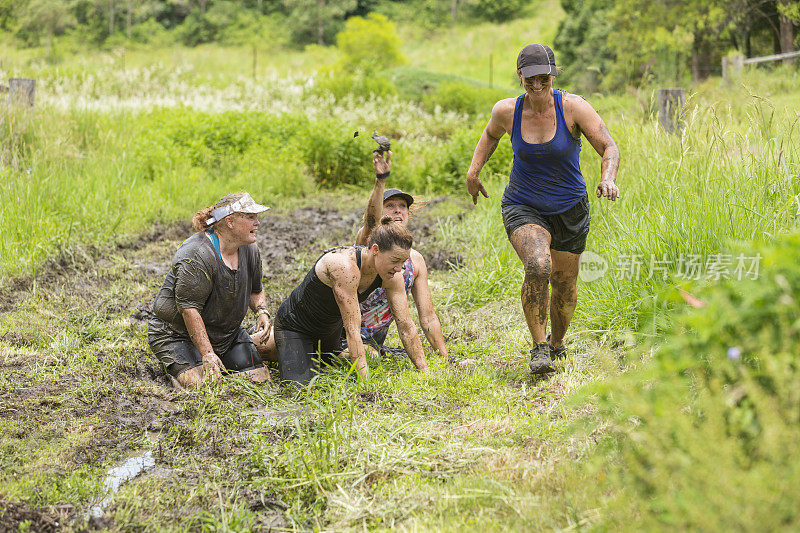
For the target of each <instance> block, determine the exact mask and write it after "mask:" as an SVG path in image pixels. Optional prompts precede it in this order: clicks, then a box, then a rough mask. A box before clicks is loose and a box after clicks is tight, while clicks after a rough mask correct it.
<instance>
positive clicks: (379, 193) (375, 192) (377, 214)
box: [356, 150, 474, 366]
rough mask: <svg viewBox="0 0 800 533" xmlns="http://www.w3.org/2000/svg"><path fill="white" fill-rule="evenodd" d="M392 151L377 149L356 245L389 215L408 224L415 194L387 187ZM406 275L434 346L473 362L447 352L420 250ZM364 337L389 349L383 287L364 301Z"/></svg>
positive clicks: (376, 346)
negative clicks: (385, 345) (373, 171)
mask: <svg viewBox="0 0 800 533" xmlns="http://www.w3.org/2000/svg"><path fill="white" fill-rule="evenodd" d="M391 156H392V152H386V156H385V157H384V155H383V151H381V150H375V151H374V152H373V156H372V165H373V167H374V169H375V185H374V187H373V188H372V192H371V193H370V196H369V201H368V202H367V208H366V210H365V212H364V220H363V224H362V226H361V228H360V229H359V230H358V234H357V235H356V244H357V245H363V244H366V242H367V239H368V238H369V236H370V234H371V233H372V231H373V230H374V229H375V226H376V224H377V221H378V220H380V218H381V217H384V216H389V217H392V219H393V220H394V221H395V222H397V223H398V224H400V225H401V226H403V227H404V228H407V227H408V221H409V216H410V213H411V211H410V208H411V205H412V204H413V203H414V197H413V196H411V195H410V194H407V193H405V192H403V191H401V190H400V189H386V179H387V178H388V177H389V173H390V172H391V169H392V163H391ZM402 276H403V280H404V285H405V290H406V295H408V294H411V295H413V297H414V303H415V304H416V307H417V312H418V314H419V323H420V326H421V327H422V331H423V332H424V333H425V337H426V338H427V339H428V342H429V343H430V345H431V346H432V347H433V348H434V349H435V350H436V351H437V352H439V355H441V356H442V357H443V358H445V359H446V360H448V361H449V362H450V363H452V364H455V365H457V366H463V365H465V364H472V363H474V360H471V359H468V360H466V361H461V362H458V363H456V361H455V359H454V358H452V357H450V356H449V354H448V353H447V345H446V344H445V342H444V336H443V335H442V325H441V322H440V321H439V317H438V316H437V315H436V311H435V310H434V308H433V298H432V297H431V289H430V286H429V285H428V267H427V265H426V264H425V258H424V257H423V256H422V254H420V253H419V252H418V251H417V250H414V249H413V248H412V249H411V253H410V256H409V258H408V260H407V261H406V262H405V263H404V264H403V270H402ZM360 307H361V340H362V341H363V342H364V343H365V344H366V345H367V349H368V350H375V351H376V352H380V353H381V354H383V353H385V352H386V351H388V349H387V348H386V347H384V345H383V343H384V341H385V340H386V335H387V334H388V332H389V326H391V324H392V321H393V320H394V314H393V313H392V310H391V309H390V308H389V302H388V300H387V298H386V293H385V291H384V290H383V289H377V290H376V291H375V292H373V293H372V294H371V295H370V296H369V297H368V298H367V299H366V300H365V301H363V302H362V303H361V306H360Z"/></svg>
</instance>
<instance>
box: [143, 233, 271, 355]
mask: <svg viewBox="0 0 800 533" xmlns="http://www.w3.org/2000/svg"><path fill="white" fill-rule="evenodd" d="M261 290H262V288H261V254H260V253H259V251H258V246H257V245H256V244H255V243H253V244H250V245H247V246H240V247H239V268H238V270H231V269H230V268H228V266H227V265H226V264H225V263H224V262H223V261H222V258H221V257H220V256H219V254H217V252H216V251H215V250H214V247H213V245H212V244H211V240H210V239H209V238H208V237H207V236H206V235H205V233H202V232H201V233H195V234H194V235H192V236H191V237H189V238H188V239H186V240H185V241H184V242H183V244H181V246H180V248H178V251H177V252H176V253H175V257H174V258H173V259H172V268H170V270H169V272H168V273H167V278H166V279H165V280H164V285H163V286H162V287H161V290H160V291H158V295H156V299H155V302H153V314H154V316H153V317H152V318H151V319H150V321H149V324H148V326H149V338H150V342H151V344H153V343H155V344H162V343H168V342H174V341H176V340H189V341H191V339H190V338H189V332H188V331H187V329H186V324H185V323H184V321H183V316H182V315H181V312H180V311H179V310H178V309H179V308H180V309H197V310H198V311H199V312H200V316H201V317H202V319H203V323H204V324H205V327H206V333H208V338H209V340H210V341H211V346H212V347H213V348H214V352H216V353H218V354H223V353H225V352H227V351H228V350H230V348H231V347H232V346H233V344H235V343H236V342H246V341H249V340H250V338H249V336H247V332H246V331H245V330H244V328H242V327H241V325H242V320H244V317H245V315H246V314H247V308H248V305H249V303H250V295H251V294H253V293H259V292H261Z"/></svg>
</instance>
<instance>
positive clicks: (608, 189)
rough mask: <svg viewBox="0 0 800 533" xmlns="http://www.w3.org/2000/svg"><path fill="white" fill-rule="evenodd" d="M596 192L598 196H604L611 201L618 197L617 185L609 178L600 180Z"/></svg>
mask: <svg viewBox="0 0 800 533" xmlns="http://www.w3.org/2000/svg"><path fill="white" fill-rule="evenodd" d="M596 194H597V197H598V198H601V197H603V196H605V197H606V198H608V199H609V200H611V201H612V202H613V201H614V200H616V199H617V198H619V187H617V184H616V183H614V182H613V181H611V180H600V183H599V184H598V185H597V191H596Z"/></svg>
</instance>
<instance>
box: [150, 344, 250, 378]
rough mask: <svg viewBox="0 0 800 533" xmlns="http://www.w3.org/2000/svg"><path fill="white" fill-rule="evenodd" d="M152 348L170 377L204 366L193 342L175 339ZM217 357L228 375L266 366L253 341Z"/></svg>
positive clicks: (235, 345)
mask: <svg viewBox="0 0 800 533" xmlns="http://www.w3.org/2000/svg"><path fill="white" fill-rule="evenodd" d="M150 348H151V349H152V350H153V353H154V354H155V356H156V357H157V358H158V360H159V361H161V364H163V365H164V367H165V368H166V369H167V372H168V373H169V375H171V376H172V377H175V378H176V377H178V374H180V373H181V372H183V371H185V370H189V369H192V368H194V367H197V366H200V365H202V364H203V356H202V355H201V354H200V352H199V351H198V350H197V348H196V347H195V345H194V343H192V342H191V341H187V340H182V339H175V340H174V341H172V342H163V343H159V344H158V345H154V344H153V343H151V344H150ZM217 356H218V357H219V358H220V360H222V364H223V365H225V373H228V374H231V373H234V372H243V371H245V370H253V369H254V368H259V367H262V366H264V363H263V362H262V361H261V357H260V356H259V355H258V350H256V346H255V344H253V343H252V341H247V342H236V343H234V344H233V346H231V348H230V349H229V350H228V351H227V352H225V353H223V354H217Z"/></svg>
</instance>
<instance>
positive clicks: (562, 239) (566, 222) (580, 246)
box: [503, 196, 591, 254]
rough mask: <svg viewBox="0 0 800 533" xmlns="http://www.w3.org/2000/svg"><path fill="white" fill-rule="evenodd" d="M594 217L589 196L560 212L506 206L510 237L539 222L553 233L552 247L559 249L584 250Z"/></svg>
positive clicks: (580, 251)
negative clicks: (518, 229)
mask: <svg viewBox="0 0 800 533" xmlns="http://www.w3.org/2000/svg"><path fill="white" fill-rule="evenodd" d="M590 219H591V216H590V215H589V197H588V196H584V197H583V198H582V199H581V200H579V201H578V203H576V204H575V205H573V206H572V207H570V208H569V209H567V210H566V211H564V212H563V213H559V214H557V215H542V214H540V213H539V212H538V211H537V210H536V209H534V208H533V207H530V206H527V205H504V206H503V225H504V226H505V228H506V233H507V234H508V236H509V237H511V234H512V233H514V231H515V230H516V229H517V228H519V227H521V226H525V225H526V224H536V225H537V226H541V227H543V228H544V229H546V230H547V231H548V232H549V233H550V238H551V241H550V248H551V249H553V250H558V251H559V252H570V253H573V254H581V253H583V251H584V249H586V236H587V235H588V234H589V222H590Z"/></svg>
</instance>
